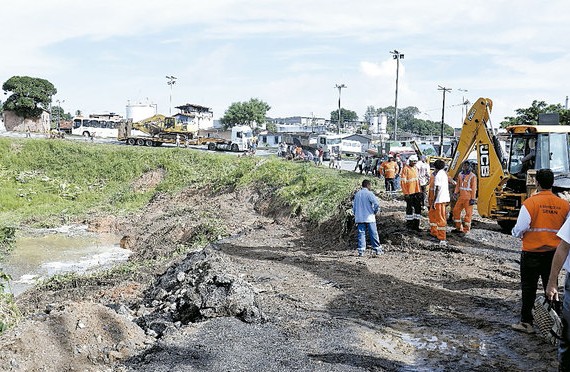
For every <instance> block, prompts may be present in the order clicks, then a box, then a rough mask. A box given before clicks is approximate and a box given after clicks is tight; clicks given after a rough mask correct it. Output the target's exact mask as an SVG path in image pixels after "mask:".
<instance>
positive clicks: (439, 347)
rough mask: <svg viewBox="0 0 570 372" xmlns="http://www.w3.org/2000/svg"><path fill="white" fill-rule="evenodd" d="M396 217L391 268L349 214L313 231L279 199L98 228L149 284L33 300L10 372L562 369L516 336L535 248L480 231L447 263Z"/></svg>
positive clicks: (165, 201) (236, 201)
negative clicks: (362, 238)
mask: <svg viewBox="0 0 570 372" xmlns="http://www.w3.org/2000/svg"><path fill="white" fill-rule="evenodd" d="M381 197H382V196H381ZM382 206H383V212H382V213H381V214H380V215H381V218H380V221H379V232H380V235H381V240H382V242H383V243H384V248H385V254H384V255H381V256H379V257H375V256H372V255H369V254H367V255H366V256H365V257H362V258H359V257H357V256H356V249H355V248H356V243H355V240H354V229H353V227H352V226H351V225H350V223H348V224H347V223H346V222H343V220H342V218H341V217H342V216H343V215H344V210H343V209H346V208H347V207H348V205H345V206H344V207H341V208H339V218H338V219H336V220H334V221H331V222H329V223H326V224H323V225H322V226H307V225H305V224H303V223H301V222H300V221H298V220H297V219H296V218H295V217H291V216H289V214H288V213H287V211H286V210H285V209H284V208H282V207H280V206H278V205H275V204H274V202H273V201H272V200H271V198H270V195H259V194H258V193H256V192H243V191H242V192H225V193H221V194H218V195H210V194H208V191H205V190H187V191H185V192H183V193H181V194H180V195H178V196H176V197H172V198H171V197H166V196H158V197H157V198H155V199H154V200H153V202H152V203H151V204H150V205H149V206H148V208H147V209H146V210H145V211H144V212H143V213H141V214H139V215H137V216H132V217H130V218H129V219H128V220H126V219H125V220H122V219H116V218H114V217H112V216H103V217H99V218H94V220H93V221H91V222H92V225H93V226H98V227H99V228H100V229H101V228H107V229H114V230H116V231H119V232H122V233H123V234H124V235H125V236H126V237H127V238H125V239H126V240H128V242H129V246H130V247H131V249H133V250H135V251H136V253H135V254H134V255H133V256H132V258H131V259H132V260H133V261H134V262H139V263H141V266H140V269H139V270H138V271H137V274H136V275H133V274H132V273H129V274H128V275H125V276H120V275H118V276H115V277H113V278H105V279H100V280H94V279H91V280H85V281H84V282H80V283H71V284H68V285H67V286H64V287H60V288H51V289H46V290H44V291H41V292H39V291H29V292H28V293H26V294H24V295H22V296H21V297H20V298H19V300H18V302H19V305H20V306H21V308H22V309H23V310H24V312H25V313H26V318H25V320H23V321H22V322H21V323H20V325H19V326H17V327H16V328H15V329H13V330H11V331H9V332H7V333H6V334H4V335H2V337H1V339H0V348H1V350H2V353H1V355H0V369H1V370H7V371H71V370H75V371H79V370H81V371H285V370H301V371H457V370H476V371H555V370H556V366H557V364H556V359H555V347H554V346H552V345H549V344H547V343H546V342H545V341H543V340H542V339H541V338H540V337H539V336H538V335H526V334H520V333H516V332H514V331H512V330H511V329H510V328H509V325H510V324H511V323H514V322H516V321H517V319H518V314H519V307H520V293H519V274H518V258H519V254H518V252H519V249H520V248H519V245H520V242H518V241H517V240H516V239H514V238H512V237H510V236H508V235H505V234H503V233H501V232H500V230H499V228H498V226H496V225H495V224H494V223H493V222H492V221H489V220H483V219H480V218H478V219H476V221H475V222H474V229H473V231H472V233H471V234H470V235H469V236H468V237H458V236H455V235H451V234H450V235H449V243H450V246H449V247H448V248H446V249H443V250H442V249H440V248H439V247H438V246H436V245H435V244H434V242H432V241H430V239H429V238H428V234H426V233H411V232H408V231H406V230H405V228H404V227H403V226H404V223H403V221H404V217H403V216H404V203H403V201H401V200H386V199H383V200H382ZM422 225H423V227H424V230H426V229H427V221H423V222H422ZM450 230H451V228H450ZM217 235H220V238H221V237H224V238H223V239H220V240H217V241H215V242H214V243H212V244H210V245H209V246H208V247H207V248H206V249H204V250H197V249H196V248H195V245H193V243H194V242H195V241H196V240H197V239H198V238H200V237H203V236H209V237H216V236H217ZM176 252H184V253H183V254H176ZM368 253H369V252H368ZM161 256H166V257H168V259H163V260H160V261H156V259H157V258H158V257H161ZM148 262H153V263H152V264H148ZM143 263H146V264H143Z"/></svg>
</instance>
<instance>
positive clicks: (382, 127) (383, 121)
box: [380, 112, 388, 133]
mask: <svg viewBox="0 0 570 372" xmlns="http://www.w3.org/2000/svg"><path fill="white" fill-rule="evenodd" d="M387 128H388V116H387V115H386V114H385V113H384V112H382V113H380V133H386V130H387Z"/></svg>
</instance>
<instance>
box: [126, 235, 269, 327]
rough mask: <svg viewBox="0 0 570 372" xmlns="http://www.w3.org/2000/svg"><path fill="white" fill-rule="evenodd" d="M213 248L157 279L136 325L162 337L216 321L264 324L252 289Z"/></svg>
mask: <svg viewBox="0 0 570 372" xmlns="http://www.w3.org/2000/svg"><path fill="white" fill-rule="evenodd" d="M230 267H232V265H231V264H230V262H229V261H228V258H225V257H223V256H222V255H220V254H219V253H218V252H217V251H216V250H215V249H214V248H213V247H212V246H209V247H207V248H205V249H204V250H202V251H200V252H194V253H190V254H188V256H187V257H186V258H185V259H184V260H182V261H181V262H180V263H178V264H177V265H173V266H171V267H170V268H169V269H168V270H167V271H166V273H164V274H163V275H162V276H161V277H159V278H158V280H157V281H156V283H155V284H154V286H153V287H152V289H150V290H149V291H148V292H147V294H146V295H145V300H144V302H143V305H142V307H141V308H140V309H139V310H138V311H137V314H138V315H139V318H138V319H136V322H137V324H139V325H140V326H141V327H142V328H144V329H146V330H147V333H148V334H149V335H152V336H155V337H157V336H158V337H160V336H161V335H162V334H163V333H164V332H165V330H166V329H167V328H169V327H172V326H180V325H181V324H188V323H192V322H199V321H203V320H206V319H211V318H217V317H236V318H238V319H241V320H242V321H244V322H247V323H255V322H260V321H262V320H263V314H262V311H261V308H260V306H259V304H258V302H257V298H256V293H255V291H254V289H253V287H252V286H251V285H250V284H249V283H247V282H245V281H244V280H242V279H240V278H239V277H238V276H237V275H236V274H235V273H232V272H231V269H229V268H230Z"/></svg>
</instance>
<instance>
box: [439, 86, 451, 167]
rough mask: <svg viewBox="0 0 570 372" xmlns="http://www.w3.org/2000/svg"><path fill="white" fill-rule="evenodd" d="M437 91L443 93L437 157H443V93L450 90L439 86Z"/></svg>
mask: <svg viewBox="0 0 570 372" xmlns="http://www.w3.org/2000/svg"><path fill="white" fill-rule="evenodd" d="M437 87H438V88H437V90H441V91H442V92H443V106H442V107H441V133H440V136H439V156H443V124H444V119H445V93H446V92H451V88H446V87H442V86H441V85H438V86H437Z"/></svg>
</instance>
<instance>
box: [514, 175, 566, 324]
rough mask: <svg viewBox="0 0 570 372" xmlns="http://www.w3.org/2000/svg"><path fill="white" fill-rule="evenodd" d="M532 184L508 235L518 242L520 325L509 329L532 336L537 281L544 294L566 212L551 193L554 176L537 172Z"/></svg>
mask: <svg viewBox="0 0 570 372" xmlns="http://www.w3.org/2000/svg"><path fill="white" fill-rule="evenodd" d="M536 182H537V183H538V189H537V191H538V192H537V193H536V194H534V195H532V196H531V197H530V198H528V199H526V200H525V201H524V203H523V205H522V207H521V210H520V212H519V216H518V218H517V223H516V225H515V227H514V228H513V231H512V234H513V236H515V237H517V238H522V252H521V260H520V272H521V291H522V307H521V320H520V322H519V323H516V324H513V325H512V326H511V327H512V328H513V329H514V330H516V331H519V332H525V333H534V329H533V327H532V323H533V316H532V308H533V306H534V300H535V298H536V290H537V287H538V278H539V277H540V278H541V280H542V287H543V289H544V291H545V293H546V288H547V284H548V279H549V276H550V269H551V265H552V259H553V257H554V253H555V252H556V247H557V246H558V244H559V243H560V237H558V236H557V235H556V234H557V233H558V230H560V227H561V226H562V225H563V224H564V222H565V221H566V219H567V218H568V213H569V212H570V205H569V204H568V202H567V201H565V200H563V199H561V198H559V197H558V196H557V195H555V194H553V193H552V191H551V189H552V185H553V184H554V174H553V173H552V171H551V170H550V169H540V170H539V171H538V172H536ZM556 286H558V283H556Z"/></svg>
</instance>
